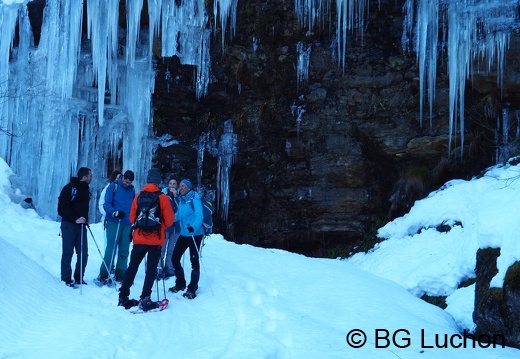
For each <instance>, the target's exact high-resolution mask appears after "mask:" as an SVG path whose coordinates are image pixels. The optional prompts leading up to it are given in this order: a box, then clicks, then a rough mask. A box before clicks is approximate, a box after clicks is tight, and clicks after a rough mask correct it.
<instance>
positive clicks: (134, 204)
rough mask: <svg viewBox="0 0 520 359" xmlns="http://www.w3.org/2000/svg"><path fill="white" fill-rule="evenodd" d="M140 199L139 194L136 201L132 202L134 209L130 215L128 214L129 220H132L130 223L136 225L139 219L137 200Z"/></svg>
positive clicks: (135, 198) (131, 209)
mask: <svg viewBox="0 0 520 359" xmlns="http://www.w3.org/2000/svg"><path fill="white" fill-rule="evenodd" d="M138 197H139V193H138V194H137V196H135V197H134V200H133V201H132V208H130V213H129V214H128V219H129V220H130V223H132V224H134V223H135V220H136V219H137V218H136V217H137V198H138ZM161 209H162V208H161Z"/></svg>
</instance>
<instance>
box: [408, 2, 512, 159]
mask: <svg viewBox="0 0 520 359" xmlns="http://www.w3.org/2000/svg"><path fill="white" fill-rule="evenodd" d="M416 2H417V19H416V26H415V30H414V31H413V30H412V22H413V17H414V7H413V5H414V1H413V0H407V1H406V3H405V6H404V7H403V11H404V12H405V14H406V17H405V21H404V26H403V28H404V31H403V48H404V49H405V50H407V49H409V48H410V46H409V45H410V41H409V36H411V35H412V33H414V34H415V36H414V42H415V43H414V45H415V46H414V49H415V51H416V53H417V61H418V63H419V81H420V92H421V93H420V98H421V108H420V111H421V115H420V118H421V124H422V118H423V108H422V105H423V102H424V98H425V94H426V91H427V93H428V99H429V102H430V106H429V109H430V126H431V122H432V113H433V102H434V100H435V77H436V67H437V53H438V52H439V48H438V43H437V42H438V37H439V22H440V18H441V16H440V14H441V13H442V14H447V16H443V17H442V19H447V30H445V31H447V32H448V38H447V45H446V46H447V52H448V75H449V79H450V86H449V87H450V94H449V102H450V117H449V127H450V129H449V137H450V140H449V152H450V153H451V150H452V147H453V145H452V142H453V136H454V135H455V134H457V133H460V138H461V141H460V148H461V156H462V155H463V153H464V95H465V86H466V80H467V79H468V78H469V77H470V76H471V75H472V73H475V72H477V71H480V70H481V69H479V68H478V67H477V66H478V63H479V61H480V59H482V60H484V61H485V64H486V68H485V70H486V71H487V72H488V73H489V72H490V71H491V68H492V67H493V66H496V70H497V83H498V86H499V87H501V86H502V83H503V72H504V61H505V51H506V50H507V47H508V46H509V37H510V33H511V31H512V30H513V29H518V28H520V24H519V22H518V0H486V1H479V0H462V1H461V0H417V1H416ZM444 21H446V20H444ZM441 23H442V22H441ZM426 84H427V86H426Z"/></svg>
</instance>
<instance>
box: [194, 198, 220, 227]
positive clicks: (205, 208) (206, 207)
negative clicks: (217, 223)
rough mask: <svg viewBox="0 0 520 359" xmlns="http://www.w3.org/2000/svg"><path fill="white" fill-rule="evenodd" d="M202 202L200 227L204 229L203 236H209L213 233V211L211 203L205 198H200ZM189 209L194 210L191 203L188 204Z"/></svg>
mask: <svg viewBox="0 0 520 359" xmlns="http://www.w3.org/2000/svg"><path fill="white" fill-rule="evenodd" d="M200 201H201V202H202V215H203V218H202V227H203V229H204V235H205V236H207V235H210V234H211V233H212V232H213V211H214V210H215V208H214V206H213V202H211V201H210V200H209V199H207V198H206V197H205V196H200ZM190 204H191V209H192V210H195V207H194V205H193V201H191V202H190Z"/></svg>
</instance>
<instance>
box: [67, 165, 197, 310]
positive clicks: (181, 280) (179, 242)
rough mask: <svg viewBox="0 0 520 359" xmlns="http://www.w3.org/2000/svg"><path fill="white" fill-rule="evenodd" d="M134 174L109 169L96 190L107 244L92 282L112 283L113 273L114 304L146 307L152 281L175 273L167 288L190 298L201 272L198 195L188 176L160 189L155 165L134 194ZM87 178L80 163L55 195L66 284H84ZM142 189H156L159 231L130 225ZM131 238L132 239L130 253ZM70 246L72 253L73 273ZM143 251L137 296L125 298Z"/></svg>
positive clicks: (89, 177)
mask: <svg viewBox="0 0 520 359" xmlns="http://www.w3.org/2000/svg"><path fill="white" fill-rule="evenodd" d="M134 179H135V175H134V172H132V171H130V170H128V171H126V172H124V173H123V174H121V172H120V171H114V173H112V175H111V177H110V178H109V183H108V184H107V186H106V187H105V188H104V189H103V191H102V193H101V196H100V203H99V207H98V208H99V210H100V212H101V214H102V216H103V217H102V220H103V223H104V229H105V239H106V246H105V253H104V256H103V260H102V263H101V266H100V269H99V275H98V277H97V278H96V279H95V281H96V283H97V284H99V285H104V284H112V283H113V280H114V279H115V281H116V282H120V283H121V287H120V288H119V302H118V305H121V306H123V307H125V309H129V308H131V307H133V306H136V305H139V307H140V308H141V309H143V310H145V311H147V310H150V309H153V308H156V307H157V302H154V301H152V300H151V299H150V296H151V293H152V287H153V283H154V281H155V280H156V279H158V278H159V277H160V276H162V277H163V278H169V277H172V276H175V285H174V286H173V287H171V288H170V289H169V291H170V292H173V293H177V292H179V291H184V293H183V296H184V297H186V298H188V299H193V298H195V297H196V292H197V289H198V282H199V277H200V262H199V254H200V248H201V244H202V239H203V235H204V229H203V226H202V220H203V212H202V201H201V197H200V195H199V194H198V193H197V192H196V191H195V190H194V189H193V184H192V183H191V182H190V181H189V180H188V179H183V180H182V181H181V182H180V183H179V184H178V182H177V180H176V179H170V180H169V182H168V187H166V188H164V189H162V190H161V189H160V187H159V186H160V184H161V182H162V177H161V174H160V172H159V171H158V170H157V169H154V168H152V169H150V170H149V171H148V174H147V178H146V184H145V185H144V186H143V188H142V189H141V191H140V192H139V193H137V194H136V193H135V189H134V186H133V185H132V183H133V181H134ZM91 181H92V171H91V170H90V169H89V168H87V167H81V168H80V169H79V170H78V173H77V177H71V178H70V182H69V183H68V184H66V185H65V186H64V187H63V189H62V190H61V193H60V197H59V200H58V202H59V203H58V209H59V214H60V215H61V217H62V220H61V227H60V228H61V236H62V257H61V280H62V281H63V282H65V284H66V285H68V286H71V287H75V286H76V285H77V284H86V282H85V281H84V279H83V276H84V273H85V267H86V265H87V259H88V241H87V227H88V224H89V217H88V214H89V205H90V201H91V197H92V196H91V192H90V187H89V184H90V182H91ZM177 185H178V186H177ZM144 192H151V193H158V206H159V207H160V222H161V225H160V229H159V231H153V232H152V231H150V232H147V231H143V230H141V229H139V230H136V229H135V224H136V221H137V218H138V215H139V213H138V212H139V210H140V208H138V207H139V206H138V199H139V196H140V195H141V193H144ZM130 242H133V246H132V251H131V253H130ZM187 249H189V253H190V262H191V266H192V271H191V277H190V281H189V283H188V284H187V282H186V278H185V275H184V269H183V267H182V265H181V258H182V256H183V254H184V253H185V252H186V250H187ZM74 251H75V252H76V257H77V259H76V266H75V270H74V273H72V267H71V264H72V257H73V254H74ZM116 253H117V259H116ZM145 256H147V261H146V274H145V279H144V283H143V288H142V292H141V296H140V300H139V301H138V300H135V299H130V298H129V296H130V288H131V286H132V284H133V282H134V279H135V276H136V274H137V271H138V269H139V265H140V263H141V262H142V260H143V259H144V257H145ZM128 257H130V263H129V264H127V263H128ZM114 261H116V262H115V263H114ZM114 267H115V268H114ZM112 271H114V272H115V278H113V277H112V275H111V272H112Z"/></svg>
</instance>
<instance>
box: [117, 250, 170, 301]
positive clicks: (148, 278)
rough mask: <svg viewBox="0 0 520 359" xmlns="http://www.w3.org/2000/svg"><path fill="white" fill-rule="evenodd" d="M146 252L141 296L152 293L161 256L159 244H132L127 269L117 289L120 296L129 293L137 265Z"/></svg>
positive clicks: (126, 295)
mask: <svg viewBox="0 0 520 359" xmlns="http://www.w3.org/2000/svg"><path fill="white" fill-rule="evenodd" d="M146 254H148V257H147V261H146V274H145V277H144V283H143V291H142V292H141V298H144V297H149V296H150V295H151V294H152V287H153V282H154V281H155V277H156V274H157V272H156V270H157V264H158V263H159V258H160V257H161V246H149V245H146V244H134V247H133V248H132V254H131V255H130V264H129V265H128V269H127V270H126V273H125V276H124V277H123V283H122V284H121V288H120V289H119V296H120V297H128V296H129V295H130V287H131V286H132V284H134V279H135V275H136V274H137V270H138V269H139V265H140V264H141V262H142V261H143V258H144V256H145V255H146Z"/></svg>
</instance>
